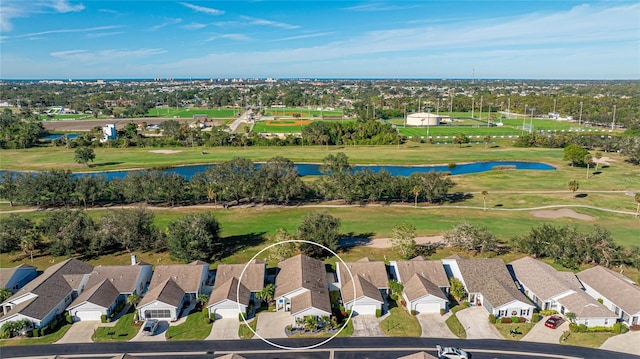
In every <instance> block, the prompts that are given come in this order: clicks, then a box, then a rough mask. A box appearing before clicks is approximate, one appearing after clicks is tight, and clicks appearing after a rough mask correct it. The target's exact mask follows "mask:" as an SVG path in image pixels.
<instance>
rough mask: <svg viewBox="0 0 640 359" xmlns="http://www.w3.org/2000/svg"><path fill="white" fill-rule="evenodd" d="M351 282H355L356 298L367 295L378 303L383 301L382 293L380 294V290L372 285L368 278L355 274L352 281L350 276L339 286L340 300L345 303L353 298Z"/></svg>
mask: <svg viewBox="0 0 640 359" xmlns="http://www.w3.org/2000/svg"><path fill="white" fill-rule="evenodd" d="M353 283H355V287H356V298H361V297H369V298H371V299H375V300H377V301H379V302H380V303H384V299H382V295H381V294H380V290H378V288H377V287H376V286H375V285H373V284H372V283H371V282H369V281H368V280H366V279H364V278H362V277H361V276H360V275H358V274H356V277H355V278H354V282H351V278H349V282H347V283H345V284H344V285H343V286H342V288H341V293H342V300H343V301H344V302H345V303H347V302H351V301H352V300H354V298H353Z"/></svg>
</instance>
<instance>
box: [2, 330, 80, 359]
mask: <svg viewBox="0 0 640 359" xmlns="http://www.w3.org/2000/svg"><path fill="white" fill-rule="evenodd" d="M70 328H71V324H65V325H63V326H61V327H60V328H59V329H58V330H57V331H55V332H54V333H51V334H47V335H45V336H42V337H38V338H11V339H0V347H4V346H13V345H38V344H53V343H55V342H57V341H58V340H60V339H61V338H62V337H63V336H64V335H65V334H67V331H68V330H69V329H70ZM0 352H1V351H0ZM0 356H1V355H0Z"/></svg>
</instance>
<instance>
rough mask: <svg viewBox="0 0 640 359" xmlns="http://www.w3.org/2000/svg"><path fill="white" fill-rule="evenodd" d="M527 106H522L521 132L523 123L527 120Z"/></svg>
mask: <svg viewBox="0 0 640 359" xmlns="http://www.w3.org/2000/svg"><path fill="white" fill-rule="evenodd" d="M528 106H529V105H527V104H526V103H525V104H524V116H522V131H524V122H525V121H526V120H527V107H528Z"/></svg>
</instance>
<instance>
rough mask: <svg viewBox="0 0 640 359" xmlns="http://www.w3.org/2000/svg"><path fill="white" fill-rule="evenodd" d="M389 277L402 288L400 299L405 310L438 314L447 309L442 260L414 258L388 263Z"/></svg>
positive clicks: (445, 278)
mask: <svg viewBox="0 0 640 359" xmlns="http://www.w3.org/2000/svg"><path fill="white" fill-rule="evenodd" d="M390 267H391V274H392V275H393V276H394V277H395V278H396V280H397V281H398V282H400V283H402V285H403V286H404V288H403V292H402V297H403V299H404V300H405V301H406V303H407V310H408V311H415V312H417V313H438V312H440V310H441V309H444V310H447V308H448V306H449V300H448V299H447V296H448V294H449V279H448V278H447V273H446V272H445V270H444V266H443V264H442V261H439V260H426V259H425V258H423V257H421V256H418V257H415V258H413V259H411V260H408V261H391V263H390Z"/></svg>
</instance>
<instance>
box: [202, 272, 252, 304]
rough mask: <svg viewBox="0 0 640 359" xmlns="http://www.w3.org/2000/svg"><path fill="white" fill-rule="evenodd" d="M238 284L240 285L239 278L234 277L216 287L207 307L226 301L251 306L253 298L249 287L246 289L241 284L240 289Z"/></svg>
mask: <svg viewBox="0 0 640 359" xmlns="http://www.w3.org/2000/svg"><path fill="white" fill-rule="evenodd" d="M238 284H239V283H238V278H236V277H232V278H231V279H229V280H227V281H226V282H224V283H222V284H220V285H218V286H217V287H215V289H214V290H213V292H211V296H210V297H209V301H208V302H207V306H211V305H214V304H217V303H220V302H222V301H223V300H225V299H228V300H231V301H234V302H238V303H241V304H244V305H249V299H250V298H251V291H250V290H249V289H248V288H247V287H245V286H244V285H243V284H242V283H240V284H239V285H240V288H238ZM238 292H239V293H238ZM238 294H240V297H238Z"/></svg>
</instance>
